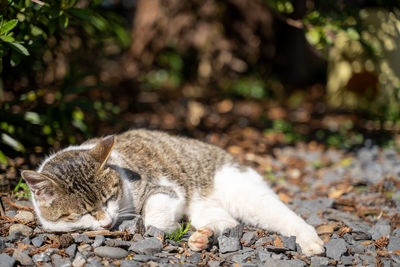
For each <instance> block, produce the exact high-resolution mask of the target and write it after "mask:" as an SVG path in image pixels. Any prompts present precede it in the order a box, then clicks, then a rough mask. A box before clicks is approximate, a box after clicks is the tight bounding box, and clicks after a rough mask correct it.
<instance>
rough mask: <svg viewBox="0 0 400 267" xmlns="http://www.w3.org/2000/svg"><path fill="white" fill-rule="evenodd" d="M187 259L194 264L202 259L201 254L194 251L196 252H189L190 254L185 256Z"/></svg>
mask: <svg viewBox="0 0 400 267" xmlns="http://www.w3.org/2000/svg"><path fill="white" fill-rule="evenodd" d="M187 259H188V260H189V261H190V262H192V263H194V264H196V263H199V262H201V261H202V258H201V255H200V254H199V253H196V252H191V253H190V256H189V257H187Z"/></svg>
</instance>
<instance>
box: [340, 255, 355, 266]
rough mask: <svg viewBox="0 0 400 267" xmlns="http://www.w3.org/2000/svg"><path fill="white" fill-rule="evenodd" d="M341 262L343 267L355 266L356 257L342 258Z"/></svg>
mask: <svg viewBox="0 0 400 267" xmlns="http://www.w3.org/2000/svg"><path fill="white" fill-rule="evenodd" d="M340 261H341V262H342V264H343V265H353V264H354V263H353V261H354V257H353V256H342V257H341V258H340Z"/></svg>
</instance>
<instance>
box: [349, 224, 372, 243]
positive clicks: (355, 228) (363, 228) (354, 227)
mask: <svg viewBox="0 0 400 267" xmlns="http://www.w3.org/2000/svg"><path fill="white" fill-rule="evenodd" d="M343 222H344V224H346V225H347V226H348V227H350V228H351V235H352V236H353V238H354V240H369V239H371V234H370V232H371V227H370V226H369V225H368V224H367V223H365V222H362V221H348V220H345V221H343Z"/></svg>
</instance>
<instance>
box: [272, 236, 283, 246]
mask: <svg viewBox="0 0 400 267" xmlns="http://www.w3.org/2000/svg"><path fill="white" fill-rule="evenodd" d="M274 246H275V247H281V248H283V242H282V240H281V239H280V238H279V236H277V237H276V238H275V240H274Z"/></svg>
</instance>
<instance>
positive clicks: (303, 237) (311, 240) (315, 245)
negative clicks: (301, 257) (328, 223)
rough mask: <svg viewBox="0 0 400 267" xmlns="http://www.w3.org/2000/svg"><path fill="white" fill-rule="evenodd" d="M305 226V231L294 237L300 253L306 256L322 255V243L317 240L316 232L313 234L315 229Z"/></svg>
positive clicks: (319, 239)
mask: <svg viewBox="0 0 400 267" xmlns="http://www.w3.org/2000/svg"><path fill="white" fill-rule="evenodd" d="M307 226H308V227H306V229H304V230H303V231H302V232H301V233H300V234H299V235H298V236H296V241H297V243H299V245H300V247H301V251H302V252H303V254H305V255H306V256H312V255H316V254H321V253H323V252H324V251H325V249H324V241H322V240H321V238H319V236H318V234H317V232H315V229H314V228H313V227H312V226H310V225H307Z"/></svg>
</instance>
